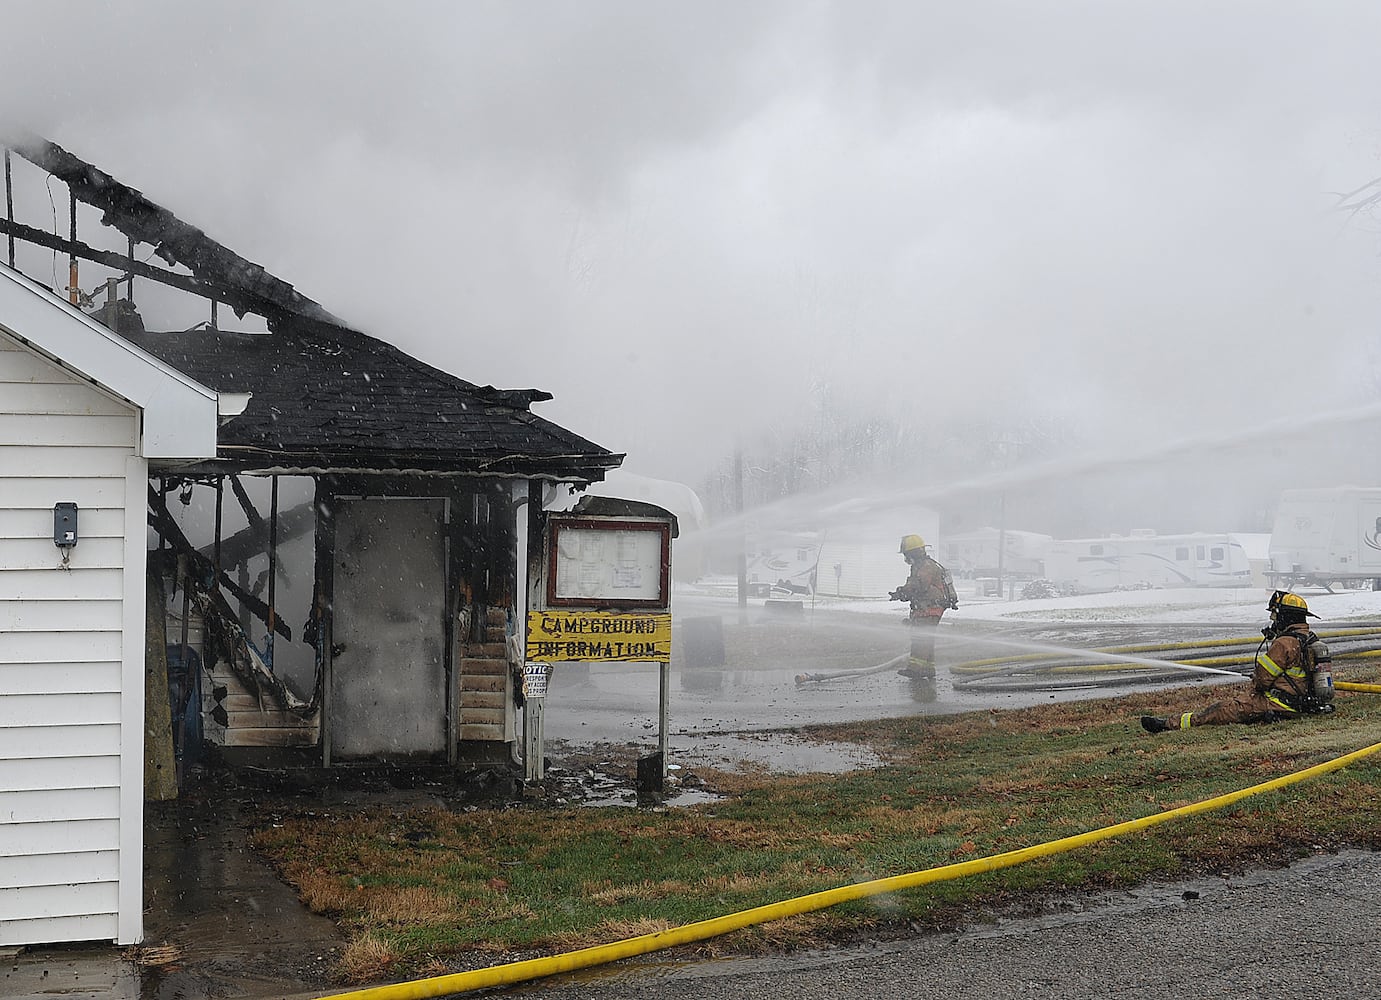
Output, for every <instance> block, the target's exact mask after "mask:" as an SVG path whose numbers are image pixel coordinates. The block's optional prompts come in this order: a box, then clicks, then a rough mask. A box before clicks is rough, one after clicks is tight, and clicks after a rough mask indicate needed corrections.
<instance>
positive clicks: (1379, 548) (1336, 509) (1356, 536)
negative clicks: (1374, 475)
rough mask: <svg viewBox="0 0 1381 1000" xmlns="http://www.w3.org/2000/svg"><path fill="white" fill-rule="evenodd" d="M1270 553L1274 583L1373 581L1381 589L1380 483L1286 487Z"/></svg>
mask: <svg viewBox="0 0 1381 1000" xmlns="http://www.w3.org/2000/svg"><path fill="white" fill-rule="evenodd" d="M1270 554H1271V562H1270V569H1269V570H1268V571H1267V579H1268V580H1269V582H1270V585H1271V586H1273V587H1297V586H1319V587H1330V586H1331V585H1332V584H1335V583H1336V584H1347V583H1354V584H1355V583H1358V582H1361V581H1367V580H1369V581H1371V583H1372V587H1373V589H1381V486H1369V487H1368V486H1336V487H1332V488H1329V489H1312V490H1286V491H1285V492H1284V493H1282V494H1281V496H1280V506H1279V507H1277V508H1276V517H1275V526H1274V529H1273V530H1272V532H1271V549H1270Z"/></svg>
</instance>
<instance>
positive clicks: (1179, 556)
mask: <svg viewBox="0 0 1381 1000" xmlns="http://www.w3.org/2000/svg"><path fill="white" fill-rule="evenodd" d="M1045 575H1046V577H1047V578H1048V579H1050V580H1053V581H1054V582H1055V583H1057V584H1059V585H1060V586H1062V587H1067V588H1069V589H1070V590H1074V591H1078V592H1082V593H1100V592H1103V591H1109V590H1127V589H1133V588H1140V587H1248V586H1251V582H1252V580H1251V565H1250V563H1249V561H1248V558H1247V553H1246V550H1245V549H1243V547H1242V545H1241V543H1240V542H1238V541H1236V540H1235V539H1234V538H1233V537H1232V536H1231V535H1226V534H1222V535H1215V534H1202V533H1197V534H1189V535H1157V534H1156V533H1155V532H1153V531H1149V530H1144V529H1142V530H1134V531H1132V532H1131V534H1129V535H1112V536H1110V537H1108V538H1078V539H1057V540H1055V541H1053V542H1051V543H1050V548H1049V550H1048V551H1047V552H1046V556H1045Z"/></svg>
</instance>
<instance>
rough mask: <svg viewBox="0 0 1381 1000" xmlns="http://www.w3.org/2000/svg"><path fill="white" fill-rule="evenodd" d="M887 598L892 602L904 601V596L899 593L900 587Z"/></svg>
mask: <svg viewBox="0 0 1381 1000" xmlns="http://www.w3.org/2000/svg"><path fill="white" fill-rule="evenodd" d="M887 596H888V597H890V598H891V599H892V600H894V601H904V600H906V595H905V594H903V593H902V592H901V588H900V587H898V588H897V589H896V590H894V591H892V592H891V593H890V594H888V595H887Z"/></svg>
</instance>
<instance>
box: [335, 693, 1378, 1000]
mask: <svg viewBox="0 0 1381 1000" xmlns="http://www.w3.org/2000/svg"><path fill="white" fill-rule="evenodd" d="M1378 687H1381V686H1378ZM1377 751H1381V743H1375V744H1373V745H1371V746H1369V747H1364V748H1363V749H1361V750H1354V751H1353V752H1352V753H1349V754H1344V755H1343V756H1341V757H1335V758H1334V759H1333V760H1329V761H1325V762H1324V763H1322V764H1315V765H1314V766H1313V767H1307V768H1305V769H1304V770H1302V771H1296V772H1294V773H1293V774H1287V775H1284V776H1282V777H1279V778H1273V779H1272V780H1270V781H1265V782H1262V783H1261V784H1259V785H1252V786H1251V787H1249V788H1243V789H1239V790H1238V791H1235V792H1227V793H1226V794H1223V795H1217V796H1214V797H1213V798H1211V799H1204V800H1203V801H1201V802H1194V803H1191V804H1190V805H1187V806H1180V807H1179V808H1178V809H1170V810H1167V811H1165V812H1161V813H1155V814H1154V815H1151V816H1143V817H1141V818H1140V819H1133V820H1127V821H1125V822H1123V823H1117V824H1114V825H1113V826H1105V827H1101V828H1100V829H1097V830H1091V831H1089V832H1087V833H1080V834H1075V835H1074V836H1070V837H1062V838H1060V839H1059V840H1051V841H1048V842H1046V843H1044V844H1036V845H1034V846H1032V847H1023V848H1020V849H1019V850H1015V851H1005V852H1003V853H1002V854H993V855H989V856H988V857H986V858H975V859H973V860H971V861H961V862H957V863H955V864H949V865H941V866H939V867H938V868H927V869H924V870H923V871H918V872H911V873H910V874H907V875H893V876H891V877H889V878H880V879H872V880H870V881H867V882H856V883H854V884H852V885H844V886H840V887H838V888H835V889H826V890H824V891H822V892H813V893H810V894H808V895H805V896H797V897H795V898H793V899H787V900H783V901H781V902H778V903H768V904H766V905H764V906H755V907H753V908H752V909H748V910H740V911H739V912H737V913H729V914H726V915H724V916H721V917H712V918H710V919H708V920H698V921H696V922H694V923H690V924H684V925H682V926H681V927H673V928H671V929H670V930H665V931H656V932H654V933H652V934H640V935H638V936H637V937H631V938H625V939H624V940H622V941H614V942H611V943H609V944H601V945H595V946H593V947H590V948H581V949H580V950H578V951H568V952H565V953H564V954H560V955H551V956H549V957H547V958H532V959H528V960H526V961H522V962H511V963H508V964H506V965H492V966H489V967H488V968H485V969H474V970H472V971H469V972H456V973H452V974H450V975H446V976H433V977H431V978H428V979H417V980H413V981H412V982H406V983H395V984H393V985H390V986H373V987H369V988H367V989H363V990H352V991H350V992H348V993H333V994H331V995H330V996H328V997H323V998H321V1000H423V998H427V997H442V996H448V995H451V994H455V993H465V992H468V991H470V990H478V989H484V988H487V987H493V986H506V985H510V984H512V983H520V982H525V981H527V980H531V979H540V978H542V977H544V976H551V975H556V974H557V973H561V972H574V971H575V970H577V969H588V968H590V967H592V966H596V965H605V964H607V963H609V962H615V961H618V960H619V959H623V958H632V957H634V956H637V955H646V954H648V953H649V952H654V951H660V950H662V949H665V948H672V947H675V946H677V945H683V944H693V943H694V942H696V941H704V940H707V939H709V938H712V937H718V936H720V935H722V934H727V933H729V932H730V931H736V930H741V929H743V928H744V927H751V926H753V925H755V924H762V923H767V922H768V921H771V920H781V919H783V918H784V917H794V916H799V915H800V914H802V913H811V912H813V911H815V910H822V909H825V908H826V907H830V906H837V905H838V904H840V903H847V902H852V901H853V900H856V899H865V898H867V897H870V896H878V895H881V894H883V893H888V892H896V891H897V890H899V889H913V888H915V887H917V886H922V885H929V884H931V883H934V882H945V881H949V880H952V879H956V878H963V877H964V876H966V875H979V874H982V873H984V872H992V871H998V870H1000V869H1003V868H1011V867H1012V866H1014V865H1019V864H1022V863H1023V862H1026V861H1033V860H1035V859H1036V858H1043V857H1049V856H1051V855H1054V854H1062V853H1064V852H1065V851H1072V850H1074V849H1075V848H1078V847H1085V846H1087V845H1089V844H1096V843H1098V842H1099V841H1103V840H1109V839H1112V838H1114V837H1120V836H1123V835H1125V834H1129V833H1138V832H1140V831H1142V830H1146V829H1148V828H1150V827H1153V826H1156V825H1158V824H1161V823H1167V822H1169V821H1170V820H1172V819H1181V818H1183V817H1186V816H1193V815H1197V814H1198V813H1203V812H1210V811H1212V810H1214V809H1222V808H1224V807H1226V806H1230V805H1232V804H1233V803H1235V802H1240V801H1241V800H1242V799H1245V798H1249V797H1250V796H1253V795H1260V794H1262V793H1265V792H1273V791H1276V790H1278V789H1281V788H1285V787H1287V786H1289V785H1293V784H1295V783H1297V782H1300V781H1305V780H1307V779H1309V778H1315V777H1318V776H1319V775H1323V774H1328V773H1329V772H1331V771H1337V770H1340V769H1341V768H1344V767H1347V766H1348V765H1349V764H1352V763H1355V762H1357V761H1359V760H1362V759H1363V758H1364V757H1369V756H1370V755H1372V754H1374V753H1376V752H1377Z"/></svg>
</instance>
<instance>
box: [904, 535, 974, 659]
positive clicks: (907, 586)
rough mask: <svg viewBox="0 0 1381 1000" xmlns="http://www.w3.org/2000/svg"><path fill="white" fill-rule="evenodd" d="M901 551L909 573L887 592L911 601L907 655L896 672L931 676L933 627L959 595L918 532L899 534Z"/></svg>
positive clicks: (952, 606) (954, 603)
mask: <svg viewBox="0 0 1381 1000" xmlns="http://www.w3.org/2000/svg"><path fill="white" fill-rule="evenodd" d="M901 554H902V558H904V559H905V560H906V562H907V564H908V565H909V566H910V567H911V573H910V575H909V576H908V577H907V578H906V582H905V583H903V584H902V585H901V586H900V587H898V588H897V589H896V590H894V591H892V593H891V594H889V595H888V596H889V597H891V598H892V600H894V601H910V602H911V619H910V620H911V625H912V628H913V631H912V633H911V656H910V658H909V659H908V661H907V664H906V667H905V668H904V669H903V670H901V671H900V673H901V675H902V676H903V677H910V678H913V679H923V678H929V677H934V676H935V627H936V626H937V625H939V624H940V616H941V615H943V614H944V613H945V611H947V610H948V609H950V608H957V607H959V596H958V594H956V593H955V591H954V580H953V578H951V577H950V575H949V570H947V569H945V568H944V567H943V566H941V565H940V564H939V563H938V562H936V561H935V560H934V559H932V558H930V556H929V554H928V553H927V552H926V544H925V539H924V538H922V537H921V536H920V535H905V536H903V538H902V540H901Z"/></svg>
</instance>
